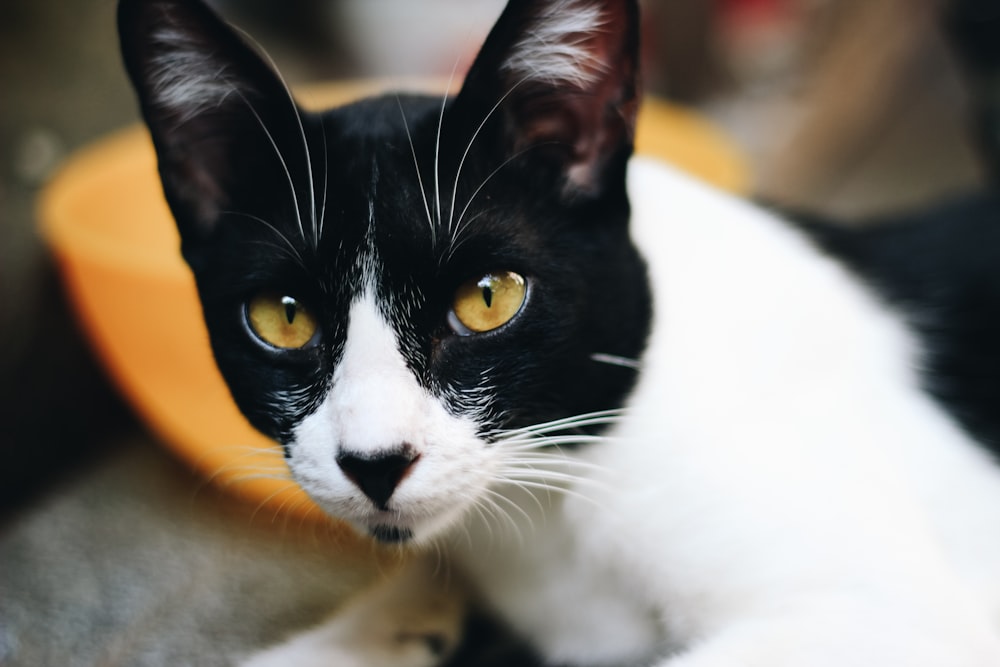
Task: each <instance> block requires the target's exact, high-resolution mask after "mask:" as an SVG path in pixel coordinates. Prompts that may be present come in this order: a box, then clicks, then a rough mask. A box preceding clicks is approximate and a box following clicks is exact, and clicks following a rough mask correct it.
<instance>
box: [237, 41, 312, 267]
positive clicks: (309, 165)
mask: <svg viewBox="0 0 1000 667" xmlns="http://www.w3.org/2000/svg"><path fill="white" fill-rule="evenodd" d="M240 32H241V33H242V34H243V36H244V37H245V38H246V39H247V40H249V41H250V42H251V43H252V44H253V45H254V47H255V48H256V50H257V51H258V52H259V53H260V54H261V55H262V56H263V57H264V58H265V59H266V60H267V62H268V63H269V64H270V66H271V70H272V71H273V72H274V75H275V76H276V77H277V78H278V81H280V82H281V87H282V88H284V90H285V96H286V97H287V98H288V102H289V103H290V104H291V106H292V113H293V114H294V115H295V121H296V122H297V123H298V126H299V135H300V136H301V137H302V148H303V150H304V151H305V158H306V173H307V174H308V175H309V199H310V202H311V204H312V206H310V209H311V212H312V232H313V244H314V247H315V246H316V245H318V243H319V226H318V224H317V220H316V184H315V182H314V178H313V168H312V157H311V156H310V154H309V139H308V137H306V129H305V126H304V125H303V123H302V114H301V113H300V112H299V105H298V104H296V102H295V96H294V95H292V89H291V87H289V85H288V82H287V81H286V80H285V77H284V76H282V74H281V71H280V70H279V69H278V65H277V63H275V62H274V59H273V58H272V57H271V54H270V53H268V52H267V50H266V49H265V48H264V47H263V46H262V45H261V44H260V42H258V41H257V40H255V39H254V38H253V36H251V35H250V34H248V33H247V32H245V31H243V30H240ZM258 120H259V119H258ZM324 145H326V142H324ZM300 226H301V223H300ZM303 240H305V239H303Z"/></svg>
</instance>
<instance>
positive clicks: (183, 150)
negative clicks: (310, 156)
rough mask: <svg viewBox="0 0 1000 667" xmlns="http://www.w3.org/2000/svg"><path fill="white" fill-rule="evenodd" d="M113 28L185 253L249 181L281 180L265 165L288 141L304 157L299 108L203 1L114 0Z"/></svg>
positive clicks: (289, 176)
mask: <svg viewBox="0 0 1000 667" xmlns="http://www.w3.org/2000/svg"><path fill="white" fill-rule="evenodd" d="M118 29H119V36H120V39H121V48H122V56H123V58H124V62H125V67H126V70H127V71H128V74H129V76H130V78H131V80H132V84H133V86H134V87H135V89H136V92H137V94H138V97H139V103H140V107H141V109H142V114H143V117H144V118H145V120H146V123H147V125H148V126H149V129H150V133H151V134H152V137H153V143H154V145H155V147H156V152H157V158H158V161H159V168H160V176H161V178H162V181H163V188H164V194H165V195H166V198H167V201H168V203H169V204H170V207H171V209H172V211H173V213H174V217H175V218H176V219H177V224H178V227H179V228H180V231H181V235H182V237H183V239H184V243H185V247H186V249H187V248H188V247H189V246H190V245H191V243H192V242H195V243H197V241H198V240H199V239H201V238H204V237H205V236H206V235H207V234H208V233H209V232H210V231H211V230H212V229H213V226H214V223H215V222H216V221H217V220H218V218H219V215H220V213H222V212H223V211H225V210H226V208H227V207H230V206H233V205H235V202H234V201H233V200H234V199H236V198H240V196H241V195H240V190H241V189H242V190H243V191H246V190H248V189H250V188H251V187H252V185H251V184H252V183H254V182H255V181H254V178H256V180H257V181H258V182H259V180H260V179H261V178H262V177H263V176H264V174H265V173H272V172H276V173H277V174H278V175H279V176H280V177H281V178H282V179H284V178H285V173H284V172H281V171H278V169H279V166H278V165H276V164H272V163H274V162H275V161H276V160H275V158H276V157H277V158H278V159H280V151H281V149H282V148H281V147H282V144H285V143H288V142H290V141H292V140H293V138H294V140H297V141H298V142H299V144H298V146H299V149H298V153H296V155H298V154H300V153H301V141H302V134H301V124H300V122H301V118H300V117H299V116H298V114H299V111H298V109H297V107H296V106H295V105H294V103H293V102H292V101H291V97H290V96H289V94H288V92H287V90H286V88H285V87H284V84H283V83H282V82H281V80H280V79H279V78H278V76H277V75H276V74H275V73H274V71H273V70H272V69H271V68H270V67H269V66H268V65H267V64H266V63H265V62H264V61H263V60H262V59H261V57H260V56H258V55H257V53H256V52H254V51H253V50H252V49H251V48H250V47H248V46H247V44H246V43H245V42H244V41H243V40H242V39H241V38H240V37H239V36H238V35H237V34H236V33H235V32H234V31H233V30H232V29H231V28H229V27H228V26H227V25H226V24H225V23H224V22H223V21H222V20H221V19H220V18H219V17H218V16H216V15H215V14H214V13H213V12H212V11H211V10H210V9H209V8H208V7H206V6H205V5H204V4H202V2H201V1H200V0H121V2H120V3H119V7H118ZM265 128H266V129H265ZM262 156H263V157H262ZM299 167H300V168H301V167H302V165H299ZM288 168H289V167H285V171H286V172H287V169H288ZM248 177H251V178H250V180H247V179H248ZM287 177H288V179H291V175H290V174H288V176H287Z"/></svg>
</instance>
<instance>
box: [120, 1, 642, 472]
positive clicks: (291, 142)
mask: <svg viewBox="0 0 1000 667" xmlns="http://www.w3.org/2000/svg"><path fill="white" fill-rule="evenodd" d="M621 6H622V13H623V14H624V15H627V16H626V17H624V18H622V19H621V20H623V21H624V20H627V21H633V20H634V15H635V11H636V8H635V6H634V3H631V2H622V3H621ZM536 11H537V5H534V4H533V3H530V2H512V3H511V5H510V6H509V7H508V9H507V11H506V12H505V15H504V18H502V19H501V21H500V22H499V23H498V25H497V27H496V28H495V30H494V32H493V33H492V34H491V36H490V38H489V39H488V41H487V45H486V47H485V48H484V50H483V52H482V54H481V55H480V57H479V59H478V60H477V62H476V63H475V65H474V66H473V69H472V72H471V74H470V76H469V78H468V79H467V83H466V84H465V86H464V87H463V89H462V90H461V92H460V93H459V94H458V95H457V96H456V97H455V98H453V99H450V100H448V101H447V102H446V104H445V105H444V107H442V103H441V100H439V99H436V98H422V97H411V96H397V95H387V96H384V97H380V98H375V99H370V100H365V101H362V102H358V103H356V104H352V105H349V106H346V107H344V108H340V109H335V110H332V111H328V112H326V113H323V114H311V113H306V112H303V111H301V110H299V109H297V108H295V107H293V106H292V104H291V103H290V101H289V98H288V96H287V94H286V93H285V91H284V89H283V86H282V83H281V82H280V80H279V79H278V78H277V77H276V75H274V74H273V73H272V72H271V71H270V70H269V68H268V67H267V66H266V65H265V64H264V63H263V62H262V61H261V60H260V59H259V58H258V56H256V55H255V54H254V53H253V51H252V50H251V49H249V48H248V47H247V46H246V45H245V44H243V43H242V41H241V40H240V39H239V38H237V37H236V36H235V35H234V34H232V33H231V31H230V30H229V29H228V28H227V27H225V26H224V24H222V22H221V21H219V20H218V19H217V18H216V17H214V15H212V14H211V12H210V11H209V10H207V9H206V8H205V7H204V6H202V5H201V3H200V2H196V1H195V0H187V1H183V0H147V1H145V2H143V1H141V0H124V1H123V2H122V3H121V5H120V12H119V23H120V31H121V34H122V49H123V53H124V55H125V62H126V66H127V69H128V71H129V73H130V75H131V77H132V79H133V82H134V83H135V86H136V89H137V91H138V93H139V99H140V104H141V107H142V110H143V114H144V116H145V118H146V120H147V122H148V124H149V126H150V128H151V132H152V135H153V139H154V142H155V144H156V147H157V153H158V156H159V164H160V171H161V174H162V176H163V184H164V191H165V193H166V197H167V201H168V202H169V203H170V206H171V208H172V210H173V213H174V215H175V217H176V219H177V224H178V227H179V229H180V230H181V234H182V239H183V250H184V255H185V257H186V259H187V260H188V262H189V264H190V266H191V268H192V270H193V271H194V274H195V277H196V279H197V283H198V289H199V293H200V295H201V300H202V304H203V307H204V312H205V319H206V322H207V324H208V329H209V332H210V334H211V339H212V346H213V349H214V352H215V356H216V359H217V362H218V365H219V367H220V369H221V370H222V373H223V375H224V377H225V378H226V379H227V381H228V384H229V386H230V389H231V391H232V393H233V396H234V398H235V400H236V402H237V404H238V405H239V407H240V408H241V409H242V411H243V412H244V413H245V414H246V416H247V417H248V418H249V419H250V421H251V422H252V423H253V424H254V426H256V427H257V428H258V429H260V430H261V431H263V432H264V433H266V434H268V435H270V436H272V437H274V438H276V439H278V440H279V441H282V442H285V443H288V442H289V440H290V437H291V429H292V427H293V426H294V425H295V424H296V423H298V422H299V421H301V420H302V419H303V418H304V417H305V416H306V415H308V414H309V413H310V412H311V411H313V410H314V409H315V408H316V406H317V405H318V401H319V400H320V398H321V397H322V396H323V395H324V394H325V392H326V391H327V390H328V387H329V383H330V382H331V378H332V373H333V370H334V368H335V367H336V364H337V361H338V358H339V355H340V354H341V352H342V349H343V345H344V341H345V337H346V330H345V326H346V320H347V312H348V309H349V307H350V305H351V302H352V300H353V299H355V298H356V297H357V296H358V294H359V293H360V292H361V291H362V288H363V281H364V280H365V279H366V273H365V271H364V270H362V269H363V268H371V269H372V270H373V271H374V274H375V275H374V278H375V279H374V281H373V282H374V284H375V288H376V290H377V292H378V296H379V297H380V301H381V302H382V303H383V304H385V305H384V308H385V311H386V312H385V313H384V314H385V315H386V316H387V319H388V320H389V321H390V322H391V323H392V325H393V327H394V328H395V329H396V331H397V335H398V338H399V340H400V344H401V348H402V350H401V351H402V352H403V354H404V356H405V358H406V359H407V362H408V364H409V365H410V367H411V369H412V370H413V372H414V374H415V375H416V376H417V377H418V378H419V380H420V382H421V383H422V384H424V386H426V387H427V388H428V389H430V390H431V391H433V392H435V393H437V394H439V395H441V396H444V397H446V398H447V399H448V400H450V401H451V403H452V407H453V409H454V410H455V411H464V410H467V409H469V408H470V407H475V408H476V409H479V410H480V412H481V414H483V415H484V418H483V424H482V426H483V432H484V433H487V432H488V431H489V430H491V429H494V428H497V427H514V426H521V425H527V424H530V423H537V422H540V421H545V420H550V419H555V418H560V417H565V416H570V415H575V414H580V413H585V412H591V411H596V410H605V409H609V408H614V407H618V406H620V405H621V404H622V402H623V400H624V397H625V396H626V395H627V393H628V391H629V390H630V389H631V387H632V385H633V383H634V381H635V373H634V371H633V370H630V369H626V368H620V367H615V366H611V365H608V364H604V363H599V362H597V361H594V360H592V358H591V357H592V355H594V354H597V353H602V354H611V355H619V356H623V357H628V358H636V357H638V356H639V355H640V354H641V351H642V349H643V346H644V343H645V338H646V335H647V332H648V328H649V321H650V318H651V312H650V311H651V302H650V295H649V290H648V286H647V283H646V278H645V267H644V264H643V262H642V260H641V259H640V257H639V255H638V253H637V252H636V250H635V248H634V247H633V246H632V244H631V242H630V240H629V236H628V225H627V223H628V219H629V204H628V200H627V197H626V192H625V168H626V163H627V160H628V157H629V156H630V155H631V151H632V143H631V140H632V132H633V126H634V120H635V110H636V107H637V103H638V102H637V94H636V90H635V84H634V69H635V66H636V59H637V47H636V44H635V40H634V39H632V38H633V37H634V35H632V36H631V37H630V40H629V41H627V42H623V43H621V44H619V43H617V42H616V43H610V44H608V45H602V48H606V49H607V50H608V52H609V53H611V56H610V57H613V58H614V59H615V62H616V63H620V66H618V67H617V70H615V71H612V72H609V73H608V74H607V76H605V77H604V79H602V81H601V82H600V83H599V85H598V86H595V89H594V90H582V89H581V90H576V91H571V92H570V93H567V92H566V86H562V87H555V86H554V85H552V84H550V83H546V82H519V81H509V80H506V79H505V78H504V77H503V76H499V75H498V72H499V71H500V70H501V69H502V68H501V66H500V62H501V61H502V60H503V59H504V58H505V57H506V54H507V52H508V51H509V50H510V49H511V48H512V45H513V44H514V43H515V42H516V40H517V39H518V38H519V36H520V35H521V34H522V32H523V31H524V30H526V29H527V26H528V25H529V24H530V21H531V20H532V16H533V14H534V12H536ZM165 25H166V26H169V27H171V29H172V30H175V31H180V32H182V33H183V34H184V35H186V42H185V44H183V45H182V46H181V47H178V46H177V44H170V43H165V41H164V40H163V39H158V38H157V30H158V29H160V28H162V26H165ZM633 31H634V28H633ZM613 33H614V31H611V33H610V34H613ZM184 50H188V51H190V52H192V53H194V54H195V57H194V59H193V60H191V59H189V62H193V63H194V66H196V67H202V68H204V71H203V72H202V74H206V73H209V72H216V71H217V72H220V73H221V74H220V76H222V77H224V78H225V80H227V81H229V82H231V85H232V88H233V92H232V93H231V94H226V95H222V96H220V97H219V99H218V100H216V101H215V102H214V103H213V104H212V105H210V106H207V107H205V108H200V109H198V110H197V111H196V112H192V113H184V111H183V110H181V111H180V112H179V111H178V110H176V109H171V108H170V107H169V105H168V104H166V103H165V102H164V101H163V100H162V99H160V98H159V97H158V95H157V89H156V87H155V85H154V84H155V81H156V76H155V75H156V65H157V63H158V62H160V60H158V59H172V60H174V61H177V62H183V59H184V54H183V53H181V54H178V51H184ZM194 74H195V75H197V74H198V73H197V72H195V73H194ZM508 93H509V94H508ZM501 100H503V101H502V103H501V104H500V106H499V107H498V108H496V109H495V110H494V107H495V105H497V103H498V102H499V101H501ZM594 108H597V109H599V113H597V114H594V113H593V111H592V110H593V109H594ZM442 114H443V115H442ZM486 119H488V120H487V122H485V124H483V121H484V120H486ZM553 119H558V121H559V122H558V123H552V122H551V121H552V120H553ZM481 124H483V125H482V127H480V125H481ZM300 125H301V127H300ZM265 127H266V131H265V129H264V128H265ZM598 135H600V136H601V137H603V138H604V139H603V141H604V144H606V145H601V146H600V150H599V151H597V152H596V153H595V152H593V150H592V149H591V148H586V147H584V146H587V145H589V142H588V138H589V137H593V136H598ZM303 137H305V139H306V141H307V142H308V157H309V160H308V161H307V160H306V147H305V146H304V145H303ZM474 137H475V138H474ZM473 138H474V140H473ZM466 151H468V152H467V154H466ZM279 153H280V157H279ZM415 162H416V164H415ZM460 165H461V177H460V178H459V179H458V181H457V182H458V185H457V188H456V189H455V190H454V197H453V189H452V188H453V184H454V183H455V182H456V175H457V174H458V171H459V168H460ZM579 167H582V169H577V171H575V172H574V173H583V174H584V177H582V179H580V178H578V179H577V180H575V181H574V180H573V179H571V178H570V176H569V173H570V170H571V168H579ZM286 169H287V172H288V174H287V175H286ZM290 180H291V181H292V183H293V184H294V185H290V184H289V181H290ZM293 192H294V196H293ZM425 195H426V199H425ZM453 201H454V205H453ZM439 211H440V218H441V220H440V222H439V221H438V220H437V217H438V214H439ZM428 215H430V216H431V217H433V218H435V221H434V222H433V223H431V222H429V221H428ZM300 218H301V220H302V229H301V230H300V228H299V222H298V220H299V219H300ZM459 218H461V220H459ZM449 220H450V221H451V222H452V224H453V225H458V224H459V223H460V224H461V226H460V231H459V232H458V233H457V234H456V235H455V236H453V235H452V234H451V233H450V232H449V231H448V229H447V225H448V222H449ZM320 225H321V226H322V232H321V233H320V232H319V226H320ZM365 257H367V258H368V259H369V260H371V259H374V260H375V261H367V262H363V263H362V264H364V266H361V265H360V264H359V258H365ZM497 270H512V271H516V272H518V273H520V274H522V275H524V276H525V277H526V278H527V280H528V284H529V293H528V299H527V301H526V303H525V305H524V307H523V308H522V310H521V312H520V313H519V314H518V316H517V317H515V319H514V320H513V321H511V322H510V323H508V324H507V325H505V326H503V327H502V328H500V329H498V330H496V331H493V332H490V333H486V334H480V335H475V336H463V335H457V334H456V332H454V331H452V330H451V328H450V327H449V325H448V321H447V313H448V311H449V308H450V305H451V302H452V298H453V295H454V293H455V290H456V288H457V287H458V286H459V285H460V284H461V283H462V282H463V281H465V280H468V279H470V278H474V277H476V276H479V275H482V274H484V273H486V272H489V271H497ZM265 290H270V291H274V290H277V291H281V292H283V293H287V294H290V295H292V296H294V297H296V298H297V299H299V300H300V301H302V302H303V303H305V304H306V305H307V306H308V307H309V308H310V309H311V310H312V311H313V312H314V313H315V314H316V315H317V316H318V318H319V321H320V323H321V328H322V334H321V337H320V339H319V342H318V344H317V345H315V346H311V347H308V348H306V349H302V350H295V351H278V350H275V349H273V348H270V347H268V346H267V345H265V344H263V343H261V342H260V341H259V340H257V339H256V338H255V337H254V336H253V335H251V334H250V332H249V331H248V329H247V326H246V322H245V316H244V309H245V304H246V302H247V301H248V299H250V298H251V297H252V296H253V295H254V294H256V293H258V292H261V291H265ZM484 371H486V372H488V377H487V381H488V383H489V385H490V386H491V387H492V388H494V391H493V392H492V393H491V394H490V398H489V400H488V403H487V405H485V406H482V405H478V404H477V405H474V406H470V405H467V404H466V402H468V401H469V400H470V399H468V398H467V397H468V396H471V395H474V394H475V390H476V389H477V388H478V387H479V386H480V384H481V383H482V382H483V373H484ZM288 455H289V456H294V451H289V452H288Z"/></svg>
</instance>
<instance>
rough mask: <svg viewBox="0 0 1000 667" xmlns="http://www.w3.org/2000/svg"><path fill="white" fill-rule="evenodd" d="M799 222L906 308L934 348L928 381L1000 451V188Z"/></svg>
mask: <svg viewBox="0 0 1000 667" xmlns="http://www.w3.org/2000/svg"><path fill="white" fill-rule="evenodd" d="M797 219H798V221H799V224H800V225H801V226H802V228H803V229H805V230H806V231H807V232H808V233H809V234H810V235H811V236H812V238H814V239H815V240H816V242H817V243H818V244H819V245H820V247H822V248H823V249H824V250H826V251H827V252H829V253H830V254H831V255H833V256H835V257H837V258H839V259H841V260H843V261H844V262H845V263H846V264H847V265H848V266H850V267H851V268H852V269H853V270H854V271H856V272H857V273H858V274H859V275H860V276H862V277H863V278H864V279H865V280H867V281H868V282H869V283H870V284H871V285H872V286H873V287H874V289H875V290H876V291H877V292H878V293H879V294H881V295H882V296H883V297H884V298H885V299H886V300H887V302H888V303H890V304H892V305H893V306H895V307H896V308H898V309H899V310H900V311H901V312H902V313H903V315H904V316H905V318H906V320H907V322H908V323H909V324H910V325H911V327H912V329H913V331H915V332H916V333H917V334H918V335H919V338H920V342H921V343H922V345H923V347H924V349H925V358H924V359H923V366H922V368H921V370H922V371H923V377H924V381H925V387H926V389H927V390H928V391H929V392H930V394H931V395H933V396H934V397H935V398H936V399H937V400H939V401H940V402H941V403H942V404H943V405H944V406H945V407H946V408H947V409H948V410H949V411H950V412H951V413H952V414H953V415H954V416H955V417H956V418H957V419H958V420H959V422H961V423H962V425H964V426H965V427H966V428H967V429H968V430H969V431H970V432H971V433H972V434H973V435H974V436H976V437H977V438H978V439H979V440H980V441H981V442H983V443H984V444H986V445H987V446H988V447H990V448H991V449H992V450H993V451H994V452H996V453H997V454H1000V193H997V192H987V193H982V194H977V195H970V196H967V197H963V198H960V199H956V200H954V201H951V202H947V203H943V204H939V205H937V206H935V207H932V208H929V209H924V210H921V211H920V212H916V213H912V214H908V215H897V216H893V217H888V218H884V219H880V220H874V221H869V222H868V223H866V224H864V225H861V226H859V227H845V226H843V225H840V224H832V223H829V222H826V221H823V220H820V219H818V218H815V217H810V216H803V215H799V216H797Z"/></svg>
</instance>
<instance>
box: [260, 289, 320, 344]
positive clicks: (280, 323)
mask: <svg viewBox="0 0 1000 667" xmlns="http://www.w3.org/2000/svg"><path fill="white" fill-rule="evenodd" d="M246 317H247V323H248V324H249V325H250V328H251V329H252V330H253V332H254V333H255V334H256V335H257V337H258V338H260V339H261V340H262V341H264V342H265V343H267V344H268V345H271V346H273V347H276V348H279V349H282V350H297V349H301V348H303V347H305V346H307V345H308V344H309V343H310V342H312V340H313V339H314V338H315V336H316V332H317V330H318V329H319V325H318V324H317V323H316V318H315V317H313V315H312V313H310V312H309V311H308V310H307V309H306V307H305V306H304V305H303V304H302V302H300V301H299V300H297V299H295V298H294V297H290V296H284V295H282V294H279V293H277V292H264V293H263V294H258V295H257V296H255V297H254V298H253V299H251V300H250V302H249V303H247V307H246Z"/></svg>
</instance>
